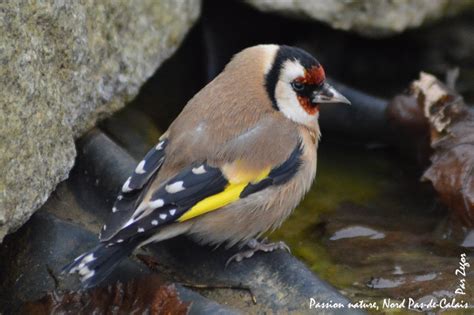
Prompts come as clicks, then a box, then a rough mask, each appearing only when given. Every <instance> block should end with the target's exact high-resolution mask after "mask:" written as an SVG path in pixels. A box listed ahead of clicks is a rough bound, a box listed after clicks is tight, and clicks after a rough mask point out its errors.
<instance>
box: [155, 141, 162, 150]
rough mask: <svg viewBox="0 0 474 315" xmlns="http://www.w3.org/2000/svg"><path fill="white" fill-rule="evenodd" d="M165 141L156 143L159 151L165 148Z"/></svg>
mask: <svg viewBox="0 0 474 315" xmlns="http://www.w3.org/2000/svg"><path fill="white" fill-rule="evenodd" d="M163 143H164V141H160V142H158V144H157V145H156V147H155V149H156V150H158V151H159V150H161V149H163Z"/></svg>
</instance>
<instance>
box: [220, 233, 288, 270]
mask: <svg viewBox="0 0 474 315" xmlns="http://www.w3.org/2000/svg"><path fill="white" fill-rule="evenodd" d="M246 245H247V247H248V248H249V249H246V250H242V251H240V252H238V253H237V254H235V255H233V256H232V257H230V258H229V259H228V260H227V262H226V264H225V266H226V267H227V266H228V265H229V264H230V263H231V262H232V261H234V260H235V261H236V262H240V261H242V260H243V259H245V258H250V257H252V256H253V254H255V253H256V252H258V251H262V252H273V251H274V250H277V249H283V250H286V251H287V252H289V253H290V252H291V251H290V248H289V247H288V245H286V244H285V243H284V242H282V241H279V242H273V243H269V242H268V240H267V238H264V239H263V240H262V241H260V242H259V241H258V240H257V239H255V238H252V239H250V240H249V241H248V242H247V244H246Z"/></svg>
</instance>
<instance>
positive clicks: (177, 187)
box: [165, 180, 185, 194]
mask: <svg viewBox="0 0 474 315" xmlns="http://www.w3.org/2000/svg"><path fill="white" fill-rule="evenodd" d="M184 189H185V188H184V186H183V181H182V180H181V181H178V182H175V183H173V184H170V185H166V186H165V190H166V191H167V192H168V193H170V194H175V193H177V192H180V191H183V190H184Z"/></svg>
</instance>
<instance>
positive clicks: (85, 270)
mask: <svg viewBox="0 0 474 315" xmlns="http://www.w3.org/2000/svg"><path fill="white" fill-rule="evenodd" d="M91 271H92V270H90V269H89V267H82V268H80V269H79V274H80V275H81V276H85V275H88V274H90V273H91Z"/></svg>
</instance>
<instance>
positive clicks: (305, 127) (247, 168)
mask: <svg viewBox="0 0 474 315" xmlns="http://www.w3.org/2000/svg"><path fill="white" fill-rule="evenodd" d="M321 103H347V104H350V102H349V101H348V100H347V99H346V98H345V97H344V96H342V95H341V94H340V93H339V92H337V91H336V90H335V89H334V88H333V87H332V86H330V85H329V84H328V83H327V82H326V77H325V73H324V69H323V67H322V66H321V65H320V64H319V62H318V61H317V60H316V59H315V58H314V57H312V56H311V55H310V54H308V53H307V52H305V51H303V50H301V49H299V48H295V47H289V46H278V45H258V46H254V47H250V48H247V49H245V50H243V51H241V52H240V53H238V54H236V55H235V56H234V57H233V58H232V60H231V61H230V62H229V63H228V64H227V66H226V67H225V69H224V70H223V71H222V72H221V73H220V74H219V75H218V76H217V77H216V78H215V79H214V80H213V81H212V82H210V83H209V84H207V85H206V86H205V87H204V88H203V89H202V90H201V91H199V92H198V93H197V94H196V95H195V96H194V97H193V98H192V99H191V100H190V101H189V102H188V103H187V105H186V106H185V107H184V109H183V111H182V112H181V113H180V114H179V116H178V117H177V118H176V119H175V120H174V122H173V123H172V124H171V126H170V127H169V129H168V130H167V131H166V132H165V133H164V134H163V135H162V137H161V138H160V139H159V142H158V144H157V145H156V146H155V147H153V148H152V149H151V150H150V151H149V152H148V153H147V154H146V155H145V157H144V158H143V160H142V161H141V162H140V163H138V165H137V166H136V168H135V170H134V171H133V172H132V174H131V175H130V177H129V178H128V179H127V180H126V181H125V183H124V184H123V187H122V188H121V191H120V193H119V194H118V196H117V199H116V201H115V204H114V206H113V208H112V211H111V213H110V217H109V218H108V220H107V221H106V224H105V225H104V226H103V228H102V230H101V234H100V243H99V245H97V246H96V247H95V248H93V249H92V250H90V251H88V252H86V253H84V254H82V255H81V256H79V257H77V258H76V259H75V260H74V261H73V262H72V263H70V264H69V265H68V266H66V267H65V268H64V271H65V272H69V273H75V272H77V273H79V275H80V276H81V280H82V282H83V284H84V286H86V287H89V286H94V285H96V284H98V283H99V282H100V281H102V280H103V279H104V278H106V277H107V275H109V274H110V272H111V271H112V269H113V268H114V266H116V265H117V264H118V263H119V262H120V261H121V260H122V259H123V258H125V257H127V256H128V255H130V254H131V253H132V252H133V251H134V250H135V249H136V248H138V247H140V246H143V245H145V244H148V243H151V242H159V241H162V240H165V239H169V238H172V237H175V236H177V235H182V234H184V235H188V236H189V237H191V238H192V239H194V240H196V241H197V242H199V243H203V244H211V245H219V244H222V243H225V244H226V245H227V246H228V247H230V246H233V245H236V244H238V245H239V246H245V245H247V246H248V249H247V250H244V251H243V252H241V253H238V254H236V255H234V256H232V257H231V260H237V261H240V260H242V259H243V258H246V257H250V256H252V254H253V253H254V252H255V251H257V250H264V251H271V250H274V249H278V248H285V247H286V246H285V245H284V244H283V243H281V242H279V243H259V242H258V241H257V240H256V238H258V237H260V236H261V235H262V234H263V233H265V232H266V231H268V230H272V229H275V228H277V227H278V226H280V225H281V223H282V222H283V221H284V220H285V219H286V218H287V217H288V215H289V214H290V213H291V211H292V210H293V209H294V208H295V207H296V206H297V205H298V203H299V202H300V200H301V198H302V197H303V196H304V194H305V193H306V192H307V191H308V190H309V188H310V186H311V184H312V182H313V180H314V178H315V174H316V158H317V155H316V150H317V146H318V139H319V135H320V131H319V125H318V117H319V104H321Z"/></svg>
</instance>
